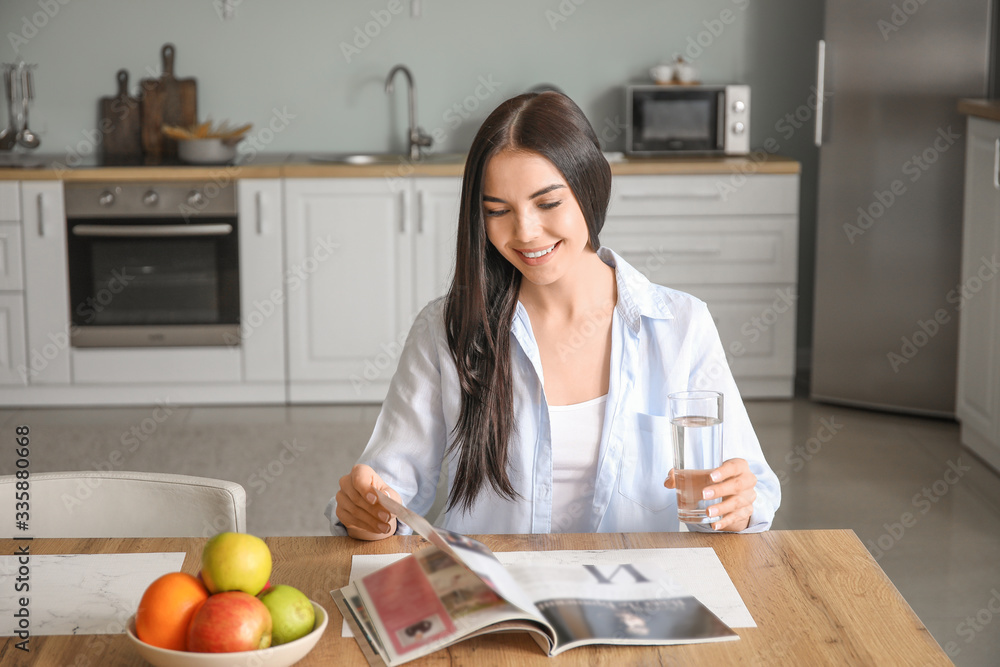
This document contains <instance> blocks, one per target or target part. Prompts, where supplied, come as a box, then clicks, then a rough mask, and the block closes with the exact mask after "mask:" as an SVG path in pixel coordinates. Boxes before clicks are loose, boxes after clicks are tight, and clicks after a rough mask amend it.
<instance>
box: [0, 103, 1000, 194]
mask: <svg viewBox="0 0 1000 667" xmlns="http://www.w3.org/2000/svg"><path fill="white" fill-rule="evenodd" d="M998 113H1000V111H998ZM67 162H68V161H67V159H66V156H65V155H62V154H38V155H33V154H29V155H24V156H23V159H21V160H20V161H18V162H17V164H16V166H15V165H13V164H11V156H9V155H3V154H0V181H45V180H61V181H109V180H116V181H164V180H189V179H190V180H220V181H221V180H230V179H249V178H366V177H367V178H372V177H375V178H378V177H385V178H394V177H407V176H461V175H462V172H463V169H464V164H463V163H462V162H459V161H457V160H456V161H454V162H435V163H424V164H420V163H417V164H414V163H410V162H408V161H407V160H405V159H403V158H401V159H400V163H399V164H398V165H385V164H376V165H351V164H332V163H320V162H311V161H310V160H309V158H308V156H306V155H303V154H291V155H289V154H284V153H274V154H258V155H256V156H254V157H253V159H246V158H244V159H243V161H237V162H236V163H235V164H232V165H225V166H199V165H185V164H155V165H146V164H134V165H115V166H101V165H98V164H97V162H96V161H95V160H93V159H90V160H87V159H84V160H83V161H82V163H80V164H78V165H75V166H68V165H67ZM611 172H612V174H615V175H625V174H629V175H634V174H650V175H655V174H738V173H742V174H753V173H757V174H798V173H799V163H798V162H796V161H795V160H793V159H791V158H787V157H783V156H780V155H767V154H765V153H763V151H761V152H759V153H757V154H754V155H753V156H752V157H676V158H636V159H622V160H614V159H612V161H611Z"/></svg>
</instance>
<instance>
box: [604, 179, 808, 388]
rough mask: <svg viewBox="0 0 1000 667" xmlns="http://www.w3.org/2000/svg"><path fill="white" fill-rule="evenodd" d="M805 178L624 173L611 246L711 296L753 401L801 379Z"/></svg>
mask: <svg viewBox="0 0 1000 667" xmlns="http://www.w3.org/2000/svg"><path fill="white" fill-rule="evenodd" d="M798 191H799V178H798V176H797V175H770V174H767V175H765V174H760V175H750V176H745V177H744V176H742V175H739V176H730V175H711V176H701V175H667V176H616V177H615V179H614V185H613V189H612V198H611V204H610V206H609V210H608V217H607V220H606V222H605V225H604V230H603V231H602V232H601V243H602V244H604V245H606V246H608V247H610V248H611V249H612V250H614V251H615V252H617V253H618V254H620V255H621V256H622V257H624V258H625V260H626V261H628V262H629V263H630V264H632V265H633V266H634V267H635V268H637V269H638V270H639V271H641V272H642V273H643V274H645V275H646V277H648V278H649V279H650V280H652V281H653V282H655V283H659V284H661V285H666V286H668V287H672V288H675V289H679V290H682V291H685V292H688V293H690V294H693V295H694V296H696V297H698V298H700V299H702V300H704V301H705V302H706V303H707V304H708V307H709V310H710V311H711V313H712V315H713V317H714V318H715V321H716V326H717V327H718V329H719V335H720V337H721V338H722V343H723V346H724V347H725V349H726V353H727V355H728V356H729V361H730V366H731V368H732V371H733V375H734V377H735V378H736V382H737V384H738V386H739V388H740V391H741V392H742V394H743V396H744V397H745V398H768V397H790V396H792V395H793V393H794V379H795V311H796V301H797V293H796V274H797V257H798Z"/></svg>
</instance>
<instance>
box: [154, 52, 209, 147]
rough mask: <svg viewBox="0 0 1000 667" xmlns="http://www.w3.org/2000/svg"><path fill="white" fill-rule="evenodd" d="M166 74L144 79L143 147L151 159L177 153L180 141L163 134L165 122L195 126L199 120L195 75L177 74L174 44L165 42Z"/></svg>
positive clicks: (164, 72)
mask: <svg viewBox="0 0 1000 667" xmlns="http://www.w3.org/2000/svg"><path fill="white" fill-rule="evenodd" d="M160 53H161V54H162V56H163V74H162V75H161V76H160V78H159V79H143V80H142V90H143V96H142V149H143V151H144V152H145V154H146V157H147V158H150V157H152V158H168V157H174V156H176V155H177V142H176V141H175V140H173V139H171V138H170V137H165V136H163V133H162V132H160V127H161V126H163V125H179V126H187V125H194V124H195V123H196V122H197V120H198V84H197V82H196V81H195V80H194V79H193V78H188V79H178V78H177V77H175V76H174V55H175V54H176V51H175V49H174V45H173V44H164V45H163V49H162V50H161V52H160Z"/></svg>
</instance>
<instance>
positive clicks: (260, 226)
mask: <svg viewBox="0 0 1000 667" xmlns="http://www.w3.org/2000/svg"><path fill="white" fill-rule="evenodd" d="M253 203H254V213H255V215H256V216H257V236H263V235H264V193H263V192H261V191H260V190H258V191H257V192H255V193H254V198H253Z"/></svg>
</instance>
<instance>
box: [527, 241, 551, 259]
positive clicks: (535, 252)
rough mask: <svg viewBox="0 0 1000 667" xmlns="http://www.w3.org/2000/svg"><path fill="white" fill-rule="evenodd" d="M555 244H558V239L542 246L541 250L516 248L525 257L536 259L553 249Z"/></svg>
mask: <svg viewBox="0 0 1000 667" xmlns="http://www.w3.org/2000/svg"><path fill="white" fill-rule="evenodd" d="M557 245H559V242H558V241H557V242H556V243H553V244H552V245H550V246H549V247H548V248H542V249H541V250H533V251H526V250H518V252H519V253H521V254H522V255H524V256H525V257H527V258H528V259H538V258H539V257H544V256H545V255H548V254H549V253H550V252H552V251H553V250H555V249H556V246H557Z"/></svg>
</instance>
